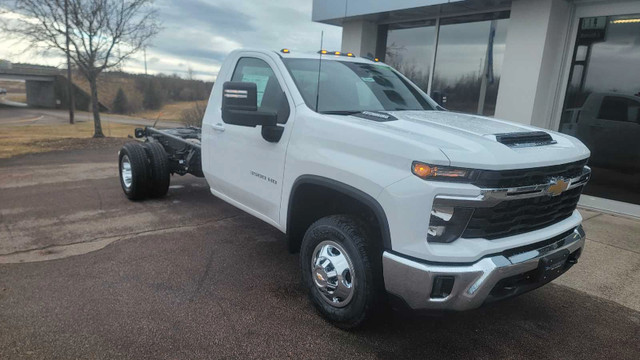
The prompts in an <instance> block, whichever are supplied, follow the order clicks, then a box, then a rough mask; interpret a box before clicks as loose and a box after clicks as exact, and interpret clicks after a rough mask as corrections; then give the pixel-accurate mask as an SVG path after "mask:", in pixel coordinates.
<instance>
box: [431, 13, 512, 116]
mask: <svg viewBox="0 0 640 360" xmlns="http://www.w3.org/2000/svg"><path fill="white" fill-rule="evenodd" d="M491 23H492V21H478V22H471V23H456V24H449V25H442V26H441V27H440V37H439V41H438V52H437V57H436V65H435V66H436V68H435V75H434V79H433V85H432V89H433V91H437V92H440V93H441V94H444V95H446V99H447V103H446V105H445V107H446V108H448V109H449V110H454V111H460V112H466V113H472V114H475V113H477V112H478V109H479V107H478V102H479V101H480V97H481V96H480V95H481V94H480V92H481V91H480V90H481V86H482V76H483V74H485V66H486V61H488V59H487V45H488V43H489V39H490V31H491ZM508 23H509V19H501V20H495V25H494V27H495V35H494V36H493V49H492V51H493V56H492V59H491V60H492V63H493V64H492V66H491V70H492V71H493V77H492V78H490V79H489V81H488V82H487V88H486V95H485V99H484V110H483V111H482V112H483V114H484V115H493V114H494V113H495V105H496V100H497V97H498V86H499V84H500V69H501V67H502V59H503V57H504V49H505V42H506V34H507V27H508ZM433 91H432V92H433Z"/></svg>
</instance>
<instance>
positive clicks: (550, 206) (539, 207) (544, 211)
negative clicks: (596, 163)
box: [462, 186, 582, 239]
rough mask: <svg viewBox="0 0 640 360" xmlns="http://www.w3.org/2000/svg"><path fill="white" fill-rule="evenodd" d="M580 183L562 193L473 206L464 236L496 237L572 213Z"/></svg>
mask: <svg viewBox="0 0 640 360" xmlns="http://www.w3.org/2000/svg"><path fill="white" fill-rule="evenodd" d="M581 192H582V186H580V187H577V188H575V189H571V190H569V191H565V192H564V193H563V194H562V195H559V196H555V197H550V196H538V197H533V198H528V199H518V200H507V201H503V202H501V203H499V204H498V205H496V206H493V207H490V208H477V209H475V211H474V213H473V215H472V216H471V219H470V220H469V224H468V225H467V228H466V229H465V231H464V233H463V234H462V237H463V238H485V239H497V238H501V237H506V236H512V235H517V234H522V233H525V232H529V231H534V230H538V229H542V228H544V227H546V226H549V225H551V224H553V223H556V222H559V221H562V220H564V219H566V218H568V217H569V216H571V214H572V213H573V211H574V210H575V209H576V206H577V204H578V200H579V199H580V193H581Z"/></svg>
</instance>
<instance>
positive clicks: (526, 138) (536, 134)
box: [494, 131, 557, 147]
mask: <svg viewBox="0 0 640 360" xmlns="http://www.w3.org/2000/svg"><path fill="white" fill-rule="evenodd" d="M494 136H495V137H496V141H497V142H499V143H501V144H504V145H507V146H508V147H530V146H544V145H552V144H556V143H557V141H555V140H553V138H552V137H551V135H549V134H548V133H546V132H544V131H528V132H513V133H506V134H494Z"/></svg>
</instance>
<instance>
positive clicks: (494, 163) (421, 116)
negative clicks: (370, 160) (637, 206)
mask: <svg viewBox="0 0 640 360" xmlns="http://www.w3.org/2000/svg"><path fill="white" fill-rule="evenodd" d="M385 113H387V114H390V115H393V116H394V117H396V118H397V119H398V120H394V121H386V122H375V121H368V122H369V123H375V125H374V126H382V127H385V128H386V130H387V131H391V132H399V133H401V135H402V136H406V137H409V138H413V139H415V140H418V141H420V142H423V143H425V144H429V145H431V146H437V147H438V148H439V149H440V150H441V151H442V152H443V153H444V154H445V155H446V156H447V158H449V161H450V165H452V166H459V167H467V168H478V169H491V170H503V169H518V168H530V167H538V166H547V165H555V164H562V163H568V162H573V161H578V160H582V159H585V158H587V157H589V154H590V153H589V150H588V149H587V148H586V146H584V144H582V143H581V142H580V141H579V140H578V139H576V138H573V137H571V136H568V135H564V134H561V133H558V132H555V131H550V130H546V129H540V128H536V127H533V126H528V125H521V124H516V123H512V122H508V121H503V120H497V119H494V118H489V117H483V116H476V115H467V114H460V113H453V112H449V111H389V112H385ZM365 121H367V120H365ZM532 131H545V132H547V133H548V134H550V135H551V137H552V138H553V140H555V141H556V143H555V144H549V145H542V146H528V147H509V146H507V145H504V144H502V143H500V142H498V141H497V140H496V137H495V134H508V133H517V132H532ZM413 160H421V161H425V162H428V160H429V159H413Z"/></svg>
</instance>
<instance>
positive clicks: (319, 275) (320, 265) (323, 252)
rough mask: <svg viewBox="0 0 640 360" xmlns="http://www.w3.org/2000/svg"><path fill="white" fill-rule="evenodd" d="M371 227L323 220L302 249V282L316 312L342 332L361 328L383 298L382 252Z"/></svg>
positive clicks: (311, 229)
mask: <svg viewBox="0 0 640 360" xmlns="http://www.w3.org/2000/svg"><path fill="white" fill-rule="evenodd" d="M377 245H378V244H377V242H376V241H375V239H374V238H373V237H372V236H370V234H369V231H368V227H367V226H366V224H364V223H363V222H361V221H359V220H358V219H357V218H355V217H352V216H347V215H334V216H327V217H324V218H322V219H320V220H318V221H316V222H315V223H313V224H312V225H311V226H310V227H309V229H308V230H307V232H306V234H305V236H304V238H303V240H302V246H301V249H300V265H301V269H302V280H303V284H304V286H305V287H306V288H307V289H308V291H309V298H310V299H311V302H312V303H313V304H314V306H315V307H316V309H318V311H319V312H320V313H321V314H322V315H323V316H324V317H325V318H326V319H327V320H329V321H330V322H332V323H333V324H334V325H336V326H338V327H340V328H343V329H352V328H355V327H358V326H360V325H361V324H362V323H364V322H365V321H366V320H368V319H369V318H370V317H371V315H372V314H373V313H374V312H375V310H376V309H377V308H379V306H380V304H381V300H382V298H383V289H382V271H381V264H380V261H381V260H380V259H381V258H380V257H381V252H380V251H381V250H380V248H379V246H377Z"/></svg>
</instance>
